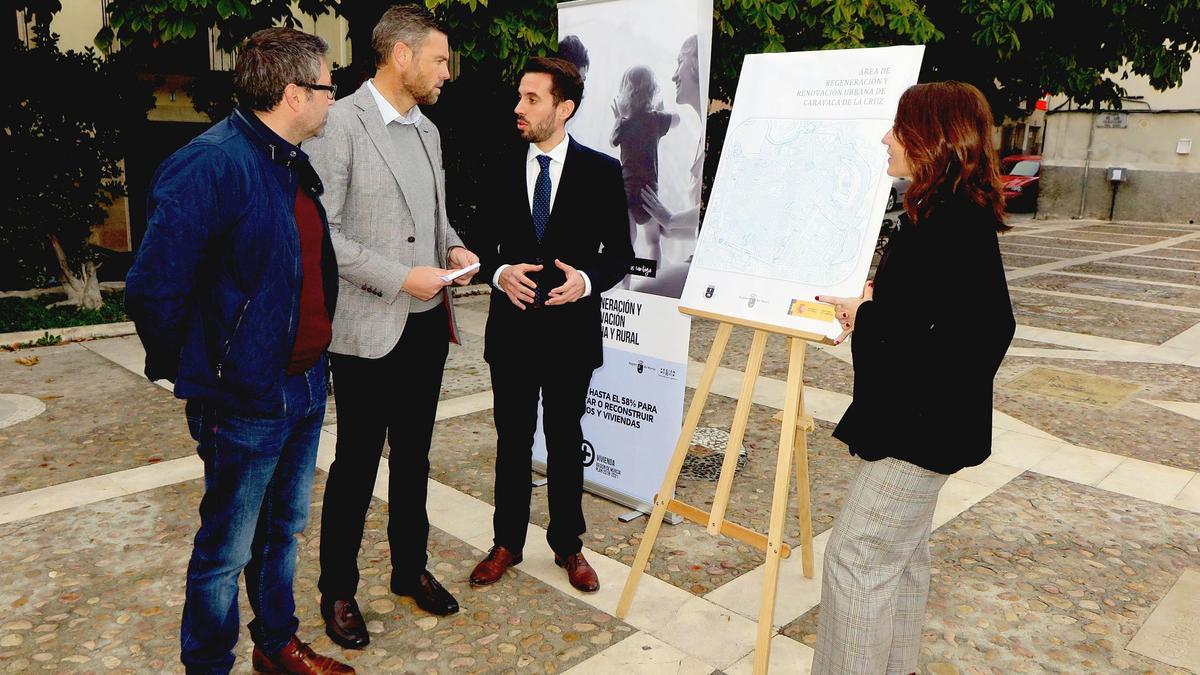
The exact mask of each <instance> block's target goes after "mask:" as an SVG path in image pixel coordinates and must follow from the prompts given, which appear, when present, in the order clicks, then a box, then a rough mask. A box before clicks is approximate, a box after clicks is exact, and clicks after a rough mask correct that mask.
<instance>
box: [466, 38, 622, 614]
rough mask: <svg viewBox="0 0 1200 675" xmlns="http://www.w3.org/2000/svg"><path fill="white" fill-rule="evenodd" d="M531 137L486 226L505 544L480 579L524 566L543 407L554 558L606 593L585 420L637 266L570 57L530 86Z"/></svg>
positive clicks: (548, 65) (576, 582) (528, 71)
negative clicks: (593, 560) (620, 290)
mask: <svg viewBox="0 0 1200 675" xmlns="http://www.w3.org/2000/svg"><path fill="white" fill-rule="evenodd" d="M519 94H520V101H518V103H517V107H516V108H515V110H514V112H515V113H516V116H517V120H516V124H517V130H518V131H519V132H520V134H521V138H522V140H524V141H527V142H528V145H527V146H526V145H522V147H521V149H520V150H519V151H518V152H517V153H514V156H512V157H511V158H510V159H509V160H508V161H507V162H506V163H504V164H503V165H502V168H501V170H500V171H499V172H498V176H497V180H498V185H497V186H496V189H495V192H494V197H493V202H494V203H493V204H492V206H491V208H488V209H485V210H483V211H482V213H485V214H487V217H488V218H492V219H494V220H491V221H490V222H488V223H486V224H483V225H482V226H481V227H479V228H477V229H479V230H482V232H481V234H480V244H481V245H480V246H479V251H480V255H481V258H482V264H483V267H482V270H481V273H482V274H484V275H486V277H485V278H491V279H492V283H493V284H494V285H495V287H496V288H497V289H499V291H500V292H496V293H493V294H492V301H491V310H490V312H489V314H488V323H487V332H486V336H485V344H484V359H485V360H486V361H487V362H488V365H489V366H490V367H491V374H492V392H493V394H494V398H495V402H496V403H495V407H494V408H493V413H494V415H495V420H496V434H497V443H496V500H495V501H496V512H495V515H494V517H493V521H492V525H493V529H494V535H495V536H494V544H495V545H494V546H493V547H492V549H491V551H489V552H488V555H487V557H486V558H485V559H484V560H483V561H482V562H480V563H479V565H477V566H476V567H475V571H474V572H472V573H471V583H472V584H475V585H479V586H482V585H487V584H492V583H495V582H496V581H498V580H499V579H500V577H501V576H503V574H504V571H505V570H506V569H507V568H508V567H510V566H512V565H516V564H517V563H519V562H521V552H522V549H523V548H524V546H525V531H526V527H527V526H528V523H529V499H530V495H531V489H532V485H531V482H530V471H531V468H532V448H533V434H534V430H535V428H536V426H537V410H538V396H539V393H540V394H541V399H542V406H543V421H542V426H543V430H544V431H545V434H546V446H547V454H548V457H547V462H546V464H547V473H548V475H549V479H550V484H549V492H550V527H549V528H548V530H547V533H546V538H547V539H548V540H549V542H550V548H551V549H553V551H554V562H555V563H556V564H558V566H560V567H563V568H565V569H566V570H567V576H568V578H569V579H570V581H571V585H572V586H574V587H575V588H578V589H579V590H581V591H587V592H591V591H595V590H597V589H599V588H600V582H599V580H598V579H597V578H596V572H595V570H593V569H592V567H591V566H590V565H589V564H588V562H587V560H586V559H585V558H584V557H583V553H582V549H583V541H582V540H581V539H580V535H582V534H583V532H584V531H585V529H586V525H585V523H584V519H583V507H582V504H581V503H580V500H581V498H582V495H583V450H582V447H583V430H582V429H581V427H580V418H581V417H583V411H584V402H585V400H586V398H587V392H588V385H589V383H590V382H591V378H592V371H593V370H595V369H596V368H597V367H599V366H600V365H601V363H602V362H603V353H602V346H601V343H600V294H601V293H603V292H604V291H606V290H608V289H610V288H612V287H613V286H615V285H616V284H617V282H619V281H620V280H621V279H622V278H624V276H625V274H626V272H627V271H628V269H629V264H630V262H631V261H632V260H633V246H632V244H631V242H630V240H629V221H628V218H627V217H626V215H625V214H626V202H625V190H624V183H623V182H622V180H621V166H620V164H619V163H618V162H617V160H615V159H613V158H611V157H609V156H607V155H604V154H601V153H599V152H596V151H595V150H592V149H590V148H587V147H584V146H582V145H580V144H579V143H577V142H576V141H575V140H574V139H572V138H571V137H570V136H568V135H567V132H566V123H567V120H568V119H570V118H571V115H573V114H574V113H575V109H576V108H577V107H578V106H579V101H580V99H581V98H582V96H583V79H582V78H581V77H580V75H579V71H578V70H577V69H576V68H575V66H574V65H572V64H571V63H570V62H569V61H564V60H562V59H549V58H534V59H530V60H529V62H528V63H527V64H526V66H525V70H524V73H523V75H522V77H521V83H520V86H519Z"/></svg>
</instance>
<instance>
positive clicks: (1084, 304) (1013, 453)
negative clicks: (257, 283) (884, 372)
mask: <svg viewBox="0 0 1200 675" xmlns="http://www.w3.org/2000/svg"><path fill="white" fill-rule="evenodd" d="M1016 225H1017V227H1016V228H1015V229H1014V231H1013V232H1011V233H1009V234H1007V235H1005V236H1004V237H1003V238H1002V240H1001V247H1002V250H1003V251H1004V254H1005V262H1006V266H1007V267H1008V269H1009V277H1010V286H1011V287H1012V289H1013V297H1014V302H1015V305H1016V309H1017V313H1018V323H1019V327H1018V334H1017V340H1016V341H1015V342H1014V344H1013V346H1012V348H1011V349H1010V352H1009V355H1008V358H1007V359H1006V360H1005V362H1004V365H1003V366H1002V369H1001V372H1000V374H999V376H998V377H997V389H996V402H995V414H994V425H995V429H994V433H993V437H994V442H993V443H994V449H993V455H992V457H991V459H989V461H988V462H986V463H984V464H983V465H982V466H980V467H974V468H972V469H969V470H966V471H963V472H960V473H959V474H956V475H955V476H953V477H951V478H950V479H949V481H948V482H947V484H946V487H945V489H943V491H942V494H941V498H940V499H939V505H938V511H937V513H936V514H935V526H937V528H938V529H937V530H936V532H935V534H934V535H933V538H932V547H933V556H934V564H935V568H936V573H935V576H934V581H933V588H932V594H931V599H930V606H929V611H928V619H927V625H926V630H925V635H924V638H923V649H922V659H921V669H922V672H927V673H939V674H940V673H954V672H963V673H968V672H970V673H976V672H978V673H1009V672H1063V673H1082V672H1088V673H1093V672H1095V673H1109V672H1112V673H1134V672H1137V673H1143V672H1156V673H1185V672H1192V673H1200V653H1198V652H1197V647H1196V645H1200V609H1197V607H1198V606H1200V603H1196V602H1194V595H1195V589H1196V588H1197V587H1198V586H1197V581H1195V578H1196V576H1197V575H1200V550H1198V546H1200V477H1198V476H1197V470H1198V469H1200V454H1198V453H1200V307H1197V304H1196V298H1200V227H1196V226H1189V225H1162V224H1154V225H1149V224H1140V223H1098V222H1088V221H1057V222H1056V221H1032V220H1028V219H1022V220H1018V221H1017V222H1016ZM458 304H459V307H460V309H461V311H460V318H461V327H462V328H463V331H464V333H465V340H464V344H463V346H461V347H457V348H453V349H452V350H451V357H450V361H449V363H448V368H447V374H446V383H445V386H444V390H443V393H442V402H441V405H440V407H439V420H440V421H439V424H438V426H437V429H436V432H435V437H434V444H433V451H432V465H433V467H432V475H431V485H430V515H431V519H432V522H433V525H434V528H435V530H434V533H433V535H432V537H431V542H430V564H431V567H432V568H433V570H434V572H435V573H436V574H437V575H438V576H439V578H440V579H442V581H443V582H445V583H446V585H447V586H448V587H449V588H451V590H452V591H453V592H455V594H456V595H457V597H458V598H459V600H460V602H461V603H462V606H463V610H462V612H460V613H459V614H458V615H455V616H454V617H449V618H437V617H432V616H429V615H427V614H425V613H424V612H422V611H421V610H419V609H418V608H416V607H415V606H414V605H413V604H412V603H411V601H409V600H407V599H404V598H398V597H395V596H392V595H391V594H390V593H389V592H388V591H387V584H386V581H387V574H388V572H389V570H388V569H387V567H388V566H387V548H386V547H387V543H386V536H385V529H386V518H387V509H388V503H387V494H386V488H385V486H386V471H387V469H386V466H384V467H381V470H380V472H381V476H380V479H379V480H377V484H376V490H375V496H376V500H375V503H374V506H373V508H372V511H371V514H370V516H369V519H368V522H367V534H366V541H365V543H364V552H363V554H362V559H361V563H362V566H363V573H364V581H363V584H362V589H361V594H360V598H359V599H360V601H361V602H362V604H363V606H364V609H365V610H366V612H367V619H368V622H369V628H370V630H371V631H372V633H373V641H372V644H371V646H370V648H368V649H367V650H365V651H363V652H357V653H355V652H342V655H343V656H344V657H345V658H347V659H349V660H352V661H353V663H354V665H355V666H356V667H358V668H359V671H360V672H413V673H417V672H420V673H426V672H432V673H450V672H455V673H457V672H496V673H505V672H562V671H569V672H572V673H617V672H620V673H624V672H631V673H660V672H679V673H697V674H707V673H714V672H718V671H719V672H725V673H748V672H750V666H751V663H752V660H753V646H754V625H755V624H754V621H755V619H756V617H757V612H758V597H759V595H758V591H759V585H760V583H761V580H762V576H763V566H762V563H763V559H762V556H761V555H760V554H758V553H757V552H756V551H754V550H751V549H749V548H747V547H745V546H743V545H741V544H739V543H737V542H734V541H731V540H724V539H714V538H712V537H709V536H708V535H707V533H706V532H704V530H703V528H699V527H695V526H692V525H690V524H686V523H685V524H681V525H677V526H667V527H665V528H664V531H663V534H662V535H661V536H660V538H659V541H658V544H657V546H656V548H655V557H654V558H652V560H651V564H650V567H649V574H648V575H647V577H646V578H645V579H644V580H643V582H642V585H641V587H640V590H639V593H638V596H637V598H636V600H635V603H634V606H633V611H632V612H631V614H630V616H629V617H628V618H627V619H626V620H625V621H621V620H617V619H616V618H615V617H614V616H613V614H614V612H615V607H616V602H617V598H618V596H619V594H620V591H621V587H622V584H623V582H624V579H625V577H626V575H627V574H628V569H629V567H628V566H629V564H630V563H631V561H632V557H633V555H634V553H635V551H636V549H637V546H638V544H639V543H640V541H641V535H642V530H643V529H644V526H645V521H644V520H640V521H635V522H632V523H622V522H621V521H620V520H618V519H617V516H618V515H621V514H622V513H624V512H625V511H627V509H626V508H625V507H623V506H620V505H617V504H613V503H611V502H608V501H605V500H603V499H600V498H597V497H593V496H591V495H586V496H585V501H584V508H585V513H586V514H587V517H588V521H589V531H588V533H587V535H585V545H586V546H587V547H588V550H589V559H590V560H591V561H592V562H593V564H594V565H595V566H596V567H597V569H598V571H599V573H600V577H601V582H602V588H601V591H600V592H599V593H597V594H594V595H583V594H579V593H577V592H575V591H574V590H573V589H571V588H570V587H569V585H568V584H567V583H566V579H565V575H563V574H562V571H561V570H559V569H558V568H556V567H555V566H554V565H553V563H552V562H551V561H550V553H549V551H548V548H547V547H546V545H545V541H544V536H545V532H544V529H543V528H544V527H545V525H546V523H547V519H548V514H547V508H546V501H545V490H544V489H539V490H536V491H535V497H534V505H533V516H532V521H533V522H532V523H531V525H530V527H531V532H530V537H529V550H527V551H526V560H525V562H524V563H522V564H521V565H520V566H519V567H518V568H516V570H514V571H513V572H511V573H510V574H509V575H508V577H507V578H506V579H505V580H504V581H503V582H502V583H500V584H498V585H497V586H494V587H491V588H489V589H486V590H474V589H471V588H470V587H469V586H468V584H466V581H465V580H466V576H467V574H468V573H469V571H470V568H471V566H472V565H473V564H474V563H475V561H476V559H477V558H478V557H479V556H480V555H481V554H482V551H483V550H484V549H486V548H487V546H488V545H489V544H490V537H491V523H490V517H491V499H492V494H491V486H492V470H493V464H492V462H493V457H494V449H493V448H494V440H495V435H494V434H495V431H494V427H493V425H492V422H491V413H490V407H491V392H490V390H489V388H488V387H489V383H488V377H487V370H486V367H485V365H484V364H483V362H482V359H481V352H482V328H483V322H484V321H485V320H486V312H487V299H486V298H481V297H470V298H462V299H460V300H459V301H458ZM713 329H714V326H713V324H711V323H707V322H700V321H697V322H694V323H693V331H692V344H691V350H690V351H691V358H692V360H693V364H692V367H691V368H690V370H689V379H690V383H691V384H693V385H694V384H695V381H696V379H697V377H698V366H699V361H702V360H703V359H704V357H705V355H706V352H707V344H708V341H709V340H710V336H711V334H712V331H713ZM749 342H750V334H749V332H740V331H739V332H735V333H734V338H733V340H732V341H731V345H730V349H729V353H728V355H727V357H726V360H725V361H724V363H723V364H722V365H723V368H722V369H721V371H720V372H719V373H718V377H717V381H716V384H715V386H714V394H715V395H714V396H713V397H712V399H711V400H710V401H709V403H708V405H707V406H706V410H705V415H704V417H703V419H702V421H701V424H702V425H704V426H709V427H714V428H717V429H726V430H727V429H728V427H729V423H730V418H731V415H732V408H733V405H734V403H735V397H736V396H737V392H738V388H739V386H740V373H739V372H738V369H739V368H740V367H742V364H744V360H745V355H746V353H747V352H748V348H749ZM18 356H20V357H28V356H37V357H38V360H39V363H38V364H37V365H33V366H27V365H21V364H18V363H17V362H16V358H17V357H18ZM140 359H141V352H140V347H139V345H138V343H137V340H136V338H135V337H118V338H110V339H106V340H96V341H92V342H82V343H75V344H69V345H64V346H57V347H46V348H39V349H31V350H22V351H21V352H20V353H19V354H4V353H0V475H2V476H3V477H4V480H3V482H0V608H2V609H3V613H2V614H0V671H4V672H22V671H51V672H105V671H113V672H137V673H142V672H177V671H179V666H178V663H177V650H178V647H177V637H176V636H177V632H178V618H179V612H180V605H181V602H182V585H183V571H184V567H185V565H186V560H187V557H188V553H189V549H190V541H191V537H192V535H193V534H194V529H195V526H196V524H197V516H196V507H197V505H198V501H199V496H200V492H201V489H202V481H201V480H200V478H201V476H202V469H201V467H200V463H199V461H198V460H197V459H196V458H195V456H194V452H193V447H192V443H191V440H190V438H188V436H187V432H186V429H185V426H184V423H183V419H182V414H181V408H182V404H181V403H180V402H179V401H176V400H175V399H174V398H172V396H171V395H170V393H169V392H168V391H166V390H165V388H164V387H158V386H155V385H153V384H151V383H149V382H146V381H145V380H144V378H142V377H141V376H140V370H141V364H140ZM785 359H786V356H785V354H784V352H783V343H782V341H778V340H772V341H770V342H769V344H768V352H767V358H766V359H765V361H764V367H763V375H762V377H761V378H760V382H759V386H758V388H757V390H756V393H755V400H754V403H755V405H754V406H753V412H752V417H751V424H750V429H749V431H748V433H747V437H746V441H745V446H746V448H747V458H746V460H745V462H744V464H743V465H742V467H741V469H740V470H739V473H738V477H737V480H736V481H735V492H734V498H733V500H732V502H731V505H730V511H729V517H730V518H731V519H733V520H735V521H737V522H740V523H743V524H745V525H747V526H748V527H752V528H756V529H765V526H766V519H767V517H768V513H767V511H768V508H769V497H768V495H769V494H770V489H771V479H772V475H771V474H772V472H773V466H774V460H773V448H774V444H775V443H777V439H778V435H777V434H778V425H777V423H775V422H773V421H772V420H771V416H772V415H774V414H775V413H776V412H777V411H778V409H779V408H780V407H781V406H782V401H783V389H784V388H783V382H782V381H781V380H782V378H783V377H784V376H785V374H786V360H785ZM849 360H850V357H849V345H842V346H840V347H836V348H825V347H819V348H816V349H811V350H809V358H808V368H807V369H806V381H805V384H806V387H807V388H806V401H807V404H808V407H809V410H810V412H812V413H813V415H814V417H815V418H816V420H817V428H816V430H815V431H814V432H813V433H812V434H811V436H810V439H809V451H810V457H809V461H810V466H811V472H812V481H813V490H812V494H813V499H814V531H815V532H816V533H817V535H818V536H817V538H816V546H817V553H818V556H817V560H818V565H819V561H820V551H821V549H822V547H823V545H824V540H825V538H826V537H827V536H828V535H827V534H824V533H825V532H827V530H828V529H829V527H830V526H831V525H832V523H833V521H834V519H835V518H836V517H837V514H838V509H839V507H840V503H841V495H842V494H843V493H844V491H845V485H846V481H847V480H848V478H849V476H850V475H851V473H852V472H853V470H854V466H855V462H856V461H857V460H855V459H854V458H852V457H849V456H848V455H847V454H846V453H845V450H844V448H843V447H842V446H841V444H840V443H838V442H837V441H836V440H834V439H832V438H831V437H830V433H831V431H832V428H833V424H834V423H836V421H837V419H838V418H839V416H840V414H841V412H842V410H844V408H845V406H846V405H847V403H848V402H849V394H850V387H851V383H852V372H851V369H850V365H849ZM947 395H953V392H947ZM689 396H690V389H689ZM22 397H24V398H22ZM18 401H25V402H29V401H32V402H33V403H32V404H30V405H27V406H26V407H25V408H21V410H23V411H25V412H23V413H21V414H15V413H14V414H12V415H10V414H9V413H10V412H11V411H16V410H17V407H16V406H18V403H17V402H18ZM30 414H32V415H34V416H33V417H31V418H28V419H24V418H27V417H28V416H29V415H30ZM6 420H8V421H6ZM18 420H20V421H18ZM326 423H327V426H326V427H325V432H324V433H323V437H322V449H321V453H320V458H319V460H318V466H319V468H320V469H321V470H320V471H318V475H317V481H316V486H315V487H314V494H313V502H312V503H313V507H312V508H313V513H312V517H311V518H310V525H309V527H308V529H307V531H306V533H305V534H304V535H303V540H302V546H301V554H300V563H299V567H298V578H297V583H296V589H297V604H298V611H299V613H300V618H301V623H302V627H301V631H302V637H304V638H305V639H308V640H313V641H315V643H316V645H317V647H318V649H323V650H327V651H332V652H339V651H340V650H338V649H337V648H336V647H334V646H333V645H332V644H331V643H329V641H328V639H327V638H325V637H324V636H323V633H322V631H321V626H320V619H319V616H318V612H317V593H316V589H315V579H316V575H317V572H318V570H317V561H316V545H317V542H318V540H319V536H320V532H319V527H318V524H319V514H320V505H321V495H322V492H323V489H324V477H325V473H324V469H327V468H328V466H329V463H330V462H331V460H332V455H333V443H334V441H335V439H336V433H337V426H336V411H335V410H334V406H331V410H330V413H329V415H328V417H327V420H326ZM4 425H7V426H4ZM698 459H701V460H702V459H703V458H702V457H700V458H698ZM712 490H713V483H711V482H710V481H708V480H706V479H704V478H703V477H699V476H697V477H691V478H685V479H682V480H681V482H680V485H679V487H678V491H679V493H680V495H681V496H682V498H684V499H685V501H690V502H692V503H697V504H705V503H706V500H707V501H709V502H710V501H711V493H712ZM786 536H787V538H788V540H789V541H790V542H791V543H793V544H794V543H796V541H797V536H798V532H797V527H796V526H795V524H794V523H790V524H789V528H788V532H787V533H786ZM819 577H820V574H819V569H818V574H817V579H816V580H806V579H804V578H803V576H802V574H801V572H800V569H799V556H793V558H791V559H789V560H787V561H785V562H784V565H783V568H782V570H781V578H780V585H779V599H778V602H777V605H776V618H775V622H776V635H775V637H774V639H773V641H772V672H780V673H803V672H807V671H808V668H809V663H810V662H811V657H812V651H811V644H812V633H813V630H814V627H815V620H816V616H817V613H818V612H819V606H818V601H819V597H820V583H819ZM1188 595H1190V596H1193V597H1192V599H1191V601H1189V598H1188V597H1186V596H1188ZM242 611H243V616H248V611H249V610H248V608H247V607H243V610H242ZM238 649H239V652H238V653H239V657H240V658H239V661H238V665H237V668H238V670H239V671H240V672H246V671H248V669H249V663H248V654H249V650H250V643H249V639H248V636H247V635H243V640H242V642H241V643H239V647H238Z"/></svg>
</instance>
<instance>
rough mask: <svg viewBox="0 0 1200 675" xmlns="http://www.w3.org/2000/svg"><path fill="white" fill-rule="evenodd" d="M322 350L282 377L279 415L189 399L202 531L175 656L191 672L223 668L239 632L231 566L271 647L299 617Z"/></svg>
mask: <svg viewBox="0 0 1200 675" xmlns="http://www.w3.org/2000/svg"><path fill="white" fill-rule="evenodd" d="M326 368H327V365H326V359H325V357H321V360H320V361H319V362H318V363H317V364H316V365H315V366H313V367H312V368H310V369H309V370H308V371H306V372H304V373H301V374H299V375H291V376H288V378H287V380H286V384H285V385H284V394H283V395H284V401H285V402H286V415H285V416H284V417H281V418H263V417H245V416H242V415H239V414H237V413H236V412H234V411H231V410H224V409H220V408H218V407H216V406H213V405H211V404H205V403H202V402H200V401H188V405H187V418H188V430H189V431H190V432H191V434H192V437H193V438H195V439H196V442H197V444H198V452H199V454H200V458H201V459H202V460H204V498H203V500H201V502H200V531H199V532H197V533H196V540H195V544H194V546H193V548H192V559H191V562H189V563H188V571H187V595H186V599H185V601H184V605H183V622H182V624H181V626H180V631H179V633H180V646H181V653H180V659H181V660H182V661H183V664H184V666H186V668H187V670H188V672H189V673H191V672H198V673H210V672H215V673H228V672H229V671H230V669H231V668H233V662H234V657H233V648H234V646H235V645H236V644H237V640H238V630H239V626H238V575H239V574H241V572H242V570H243V569H245V570H246V593H247V595H249V596H250V606H251V607H252V608H253V609H254V620H253V621H251V622H250V636H251V637H252V638H253V639H254V644H255V645H257V646H258V648H259V649H261V650H262V651H264V652H266V653H268V654H274V653H276V652H278V651H279V650H280V649H282V648H283V647H284V645H286V644H287V643H288V641H289V640H290V639H291V636H292V635H293V634H294V633H295V632H296V628H297V627H298V626H299V625H300V622H299V620H298V619H297V618H296V602H295V599H294V598H293V596H292V577H293V576H294V574H295V571H296V556H297V553H296V535H297V534H298V533H300V532H302V531H303V530H304V526H305V524H306V523H307V522H308V505H309V502H310V501H311V500H312V482H313V472H314V470H315V468H316V456H317V441H318V440H319V438H320V433H321V422H322V420H323V419H324V416H325V398H326V394H327V384H326Z"/></svg>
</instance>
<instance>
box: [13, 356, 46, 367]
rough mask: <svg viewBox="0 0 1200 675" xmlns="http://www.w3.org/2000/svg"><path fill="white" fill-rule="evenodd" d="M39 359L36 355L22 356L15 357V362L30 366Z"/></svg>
mask: <svg viewBox="0 0 1200 675" xmlns="http://www.w3.org/2000/svg"><path fill="white" fill-rule="evenodd" d="M39 361H41V359H39V358H38V357H36V356H22V357H21V358H19V359H17V364H18V365H22V366H29V367H30V368H32V367H33V366H36V365H37V364H38V362H39Z"/></svg>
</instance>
